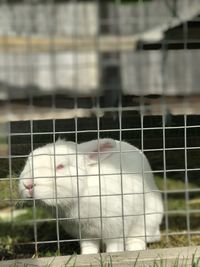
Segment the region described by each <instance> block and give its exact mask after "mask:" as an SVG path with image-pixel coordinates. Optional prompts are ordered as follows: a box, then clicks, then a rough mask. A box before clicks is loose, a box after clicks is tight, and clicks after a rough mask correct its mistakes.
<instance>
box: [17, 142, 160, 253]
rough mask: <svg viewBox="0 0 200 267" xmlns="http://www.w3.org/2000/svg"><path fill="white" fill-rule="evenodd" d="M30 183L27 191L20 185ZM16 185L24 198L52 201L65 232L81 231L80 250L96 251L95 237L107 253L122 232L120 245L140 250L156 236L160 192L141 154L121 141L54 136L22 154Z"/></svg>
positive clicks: (119, 248) (117, 246)
mask: <svg viewBox="0 0 200 267" xmlns="http://www.w3.org/2000/svg"><path fill="white" fill-rule="evenodd" d="M120 151H121V153H120ZM77 152H78V154H77ZM99 152H100V153H99ZM54 155H56V156H54ZM60 164H61V166H63V168H60V169H56V168H55V165H56V166H58V165H60ZM31 183H34V188H33V192H32V194H30V191H29V190H28V189H26V188H25V186H27V185H29V184H31ZM19 190H20V192H21V194H22V196H23V197H24V198H30V197H34V198H35V199H41V200H42V201H43V202H44V203H46V204H47V205H49V206H55V205H56V204H57V205H58V206H59V209H58V210H59V216H60V217H62V218H63V217H64V218H67V220H65V221H63V222H62V225H63V227H64V229H65V230H66V232H67V233H69V234H71V235H73V236H75V237H77V238H80V236H79V235H80V231H81V239H82V241H81V252H82V253H83V254H87V253H97V252H98V251H99V240H101V241H102V242H103V243H104V244H105V246H106V251H107V252H113V251H122V250H124V242H123V238H122V237H123V235H125V249H126V250H141V249H145V247H146V242H154V241H158V240H159V239H160V230H159V226H160V223H161V220H162V216H163V204H162V199H161V194H160V192H159V190H158V188H157V187H156V185H155V183H154V180H153V175H152V170H151V167H150V165H149V162H148V160H147V158H146V157H145V156H144V154H143V153H142V152H141V151H140V150H139V149H137V148H136V147H134V146H132V145H130V144H128V143H126V142H121V144H120V142H119V141H116V140H113V139H100V140H93V141H90V142H86V143H83V144H79V145H76V144H75V143H73V142H66V141H64V140H58V141H57V142H56V143H55V144H48V145H46V146H43V147H40V148H38V149H36V150H34V151H33V152H32V153H31V154H30V155H29V157H28V159H27V162H26V164H25V167H24V169H23V171H22V173H21V175H20V181H19ZM100 194H101V197H100ZM56 196H57V198H56ZM79 217H80V218H79ZM79 223H80V224H79ZM84 239H86V240H84ZM87 239H89V240H87Z"/></svg>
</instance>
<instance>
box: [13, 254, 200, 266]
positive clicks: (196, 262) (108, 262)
mask: <svg viewBox="0 0 200 267" xmlns="http://www.w3.org/2000/svg"><path fill="white" fill-rule="evenodd" d="M139 257H140V253H138V255H137V257H136V259H135V261H134V262H133V264H132V265H131V264H130V266H132V267H137V266H142V265H143V266H148V267H167V266H170V267H186V266H191V267H199V266H200V257H196V256H195V253H194V254H193V255H192V258H190V259H189V258H188V257H187V258H181V257H180V256H177V257H176V258H175V259H174V260H173V261H172V262H170V263H171V264H170V265H169V260H168V259H163V258H162V257H160V256H158V257H157V258H156V259H154V260H152V262H151V263H147V262H145V261H144V262H143V261H142V260H141V259H139ZM96 259H97V262H98V265H99V267H114V266H115V264H114V263H113V259H112V256H111V255H107V257H106V258H103V257H102V255H101V254H99V258H96ZM76 260H77V255H76V254H73V255H71V256H70V257H69V259H68V260H67V261H66V263H65V264H64V267H76V266H77V265H76ZM54 261H55V258H53V259H52V261H51V262H50V263H48V264H46V265H44V267H51V266H52V265H53V263H54ZM88 264H89V263H88ZM141 264H142V265H141ZM32 266H35V267H37V266H38V267H39V265H35V264H34V265H33V264H28V263H23V262H17V261H16V262H15V263H14V264H11V265H10V266H9V267H32ZM90 266H91V267H92V266H93V265H92V263H91V264H90ZM95 266H97V264H95ZM118 266H119V265H118Z"/></svg>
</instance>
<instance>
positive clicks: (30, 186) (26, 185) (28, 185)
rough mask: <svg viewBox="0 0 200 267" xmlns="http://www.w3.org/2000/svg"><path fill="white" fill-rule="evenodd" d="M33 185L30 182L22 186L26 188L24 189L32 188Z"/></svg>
mask: <svg viewBox="0 0 200 267" xmlns="http://www.w3.org/2000/svg"><path fill="white" fill-rule="evenodd" d="M34 186H35V185H34V184H33V183H30V184H24V187H25V188H26V189H29V190H30V189H33V187H34Z"/></svg>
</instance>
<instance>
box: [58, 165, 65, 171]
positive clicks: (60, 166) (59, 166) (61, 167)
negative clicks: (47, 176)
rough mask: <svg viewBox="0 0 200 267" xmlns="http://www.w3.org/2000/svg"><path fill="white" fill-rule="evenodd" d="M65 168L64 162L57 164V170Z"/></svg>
mask: <svg viewBox="0 0 200 267" xmlns="http://www.w3.org/2000/svg"><path fill="white" fill-rule="evenodd" d="M63 168H64V165H63V164H59V165H58V166H56V170H61V169H63Z"/></svg>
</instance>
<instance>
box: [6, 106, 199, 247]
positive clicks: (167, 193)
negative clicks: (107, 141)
mask: <svg viewBox="0 0 200 267" xmlns="http://www.w3.org/2000/svg"><path fill="white" fill-rule="evenodd" d="M30 103H31V102H30ZM52 108H55V106H54V107H53V106H52ZM142 109H143V108H142V105H141V114H140V116H141V123H142V125H143V115H142ZM120 114H121V108H120V106H119V116H118V119H119V122H121V120H122V117H121V115H120ZM74 120H75V125H76V128H75V131H74V133H75V136H76V137H75V139H76V141H77V142H78V141H79V138H78V135H79V134H80V133H82V132H81V131H79V129H78V126H77V125H78V123H77V120H78V118H75V119H74ZM96 120H97V125H98V127H97V128H98V129H97V136H98V138H100V136H101V133H102V132H101V129H100V123H99V118H98V117H97V118H96ZM162 121H163V125H162V127H155V129H157V128H158V129H162V130H163V132H164V134H163V147H160V148H158V149H145V147H144V140H143V138H144V137H143V134H144V131H148V130H152V129H154V128H153V127H150V128H147V129H145V128H144V127H141V128H140V129H138V128H136V129H129V130H132V131H138V130H140V131H141V149H142V151H144V152H163V169H160V170H153V173H154V174H161V173H162V175H163V184H164V188H163V191H162V193H163V199H164V203H165V219H164V229H163V232H162V236H164V237H166V240H168V239H169V237H170V236H178V235H187V240H188V244H191V236H192V235H197V234H199V233H200V231H199V230H196V229H192V227H191V219H190V217H191V215H192V214H196V213H199V212H200V209H191V207H190V205H189V200H190V194H191V193H194V192H195V193H198V192H199V191H200V188H199V187H198V186H197V187H196V188H190V187H189V181H188V172H193V171H200V168H188V160H187V153H188V151H189V150H192V151H193V150H198V149H200V147H199V146H197V147H188V146H187V129H188V128H190V126H187V115H184V125H183V126H181V128H182V129H183V130H184V147H177V148H174V147H172V148H166V147H165V144H166V140H165V136H166V134H165V131H166V128H167V129H168V128H169V129H168V130H170V129H172V130H173V129H174V128H175V129H176V127H165V123H164V122H165V117H164V115H163V119H162ZM52 124H53V131H50V132H41V133H40V132H38V133H34V132H33V121H30V129H31V131H30V133H29V134H28V135H29V136H30V138H31V151H33V149H34V148H33V147H34V135H35V134H36V135H39V134H42V135H43V134H47V135H53V141H54V143H55V140H56V136H57V134H58V132H56V127H55V120H53V121H52ZM9 125H10V124H9ZM119 125H120V127H119V129H118V132H119V140H122V132H123V131H126V129H122V124H121V123H119ZM195 126H196V127H197V128H198V127H199V125H193V126H191V127H192V128H195ZM8 131H10V129H8ZM112 131H117V129H112V127H110V129H109V130H108V131H106V133H107V134H108V136H110V134H111V133H112ZM103 132H105V131H103ZM62 133H63V132H62ZM64 133H65V132H64ZM84 133H87V131H84ZM26 134H27V133H26ZM65 134H66V133H65ZM17 135H18V134H17V133H11V132H8V140H11V138H12V137H13V136H17ZM19 135H23V133H19ZM66 136H67V134H66ZM8 143H9V154H8V155H7V156H6V157H5V156H1V159H5V158H7V159H8V160H9V170H8V173H9V177H8V178H4V179H2V178H1V181H6V180H7V181H8V182H9V184H10V185H9V186H10V198H9V199H4V200H3V201H5V202H10V204H11V206H12V207H13V209H14V205H13V201H16V199H15V198H13V196H12V183H13V180H14V179H17V178H13V175H12V161H13V160H14V159H21V158H23V159H24V158H25V157H27V155H12V153H11V141H8ZM176 150H177V151H180V150H181V151H184V155H185V157H184V168H170V169H168V168H167V165H166V153H167V151H174V152H175V151H176ZM77 162H78V161H77ZM77 169H78V168H77ZM143 171H144V170H143ZM172 172H173V173H174V172H177V173H181V172H184V173H185V188H183V189H181V190H180V189H176V188H174V189H168V187H167V182H168V175H169V174H170V173H172ZM77 175H78V173H77ZM33 177H34V174H33ZM99 179H100V169H99ZM122 179H123V177H122ZM55 183H56V180H55ZM78 186H79V185H78V180H77V187H78ZM99 186H100V183H99ZM78 191H79V190H78ZM99 192H101V188H99ZM122 193H123V188H122ZM180 193H182V194H184V196H185V197H184V198H185V209H183V210H182V209H180V210H169V209H168V202H169V199H168V198H169V196H170V194H180ZM124 195H126V194H121V196H124ZM113 196H115V194H113ZM82 197H84V196H80V195H78V198H79V199H81V198H82ZM92 197H99V195H96V196H92ZM101 197H104V195H101V194H100V202H101ZM17 200H18V201H21V199H20V198H19V199H17ZM28 201H31V202H33V220H32V222H33V225H34V242H33V241H32V242H27V245H28V244H34V245H35V251H36V252H37V251H38V245H39V244H45V243H46V244H47V243H56V244H57V248H58V250H60V244H61V243H65V242H70V241H81V240H82V238H81V229H79V234H80V236H79V238H78V239H77V238H75V239H64V240H63V239H62V237H61V236H60V235H59V228H60V226H59V222H60V221H62V220H67V218H59V216H58V213H56V214H57V215H56V217H55V218H48V219H45V218H43V219H38V218H37V214H36V213H37V212H36V209H37V205H36V203H35V200H32V199H31V200H28ZM122 201H123V197H122ZM122 214H123V211H122ZM174 214H182V215H183V214H184V215H185V216H186V222H187V224H186V228H185V231H179V230H178V229H177V231H172V230H171V229H170V223H169V218H168V217H169V216H170V215H174ZM133 216H134V215H133ZM95 218H96V217H94V219H95ZM68 219H69V220H71V218H68ZM77 219H78V220H80V221H81V220H82V219H87V218H80V213H79V216H78V218H77ZM119 219H122V222H123V219H124V217H123V216H122V217H121V218H120V217H119ZM100 220H102V216H100ZM12 221H13V223H14V221H15V219H14V217H13V219H12ZM45 221H46V222H47V221H48V222H50V221H52V222H56V227H57V228H56V229H57V230H56V236H57V240H48V241H41V240H39V238H38V234H37V232H38V224H39V223H41V222H45ZM177 228H178V226H177ZM116 238H118V237H116Z"/></svg>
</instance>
